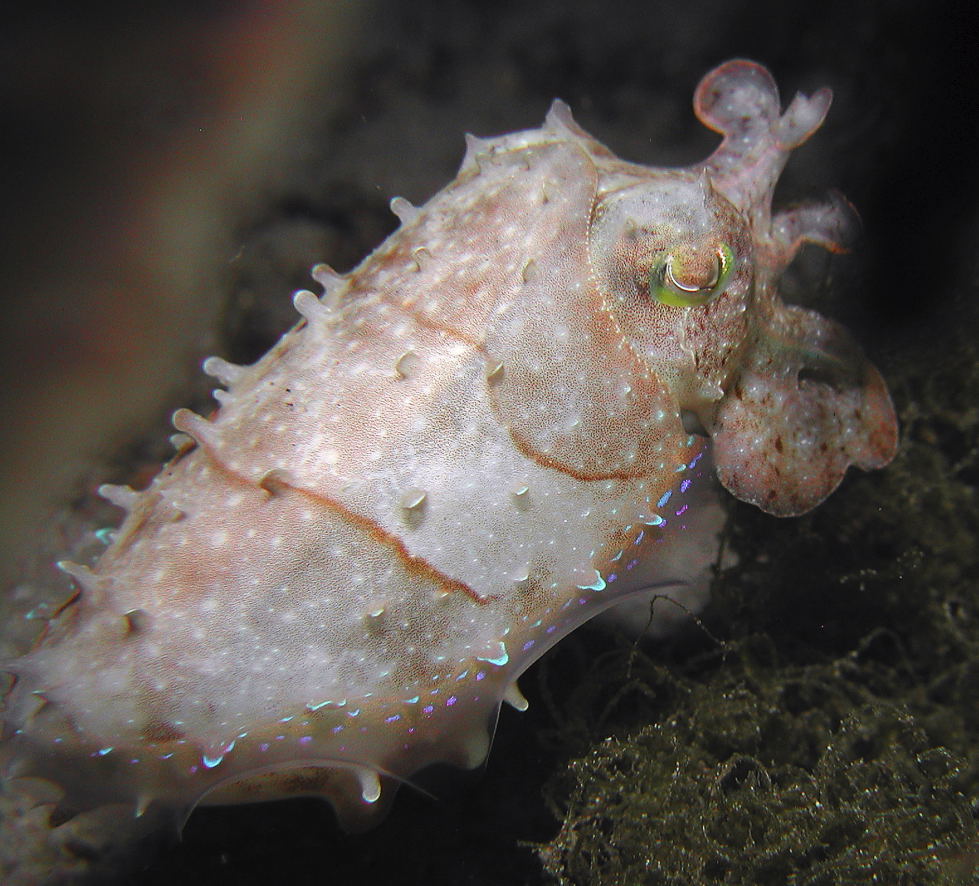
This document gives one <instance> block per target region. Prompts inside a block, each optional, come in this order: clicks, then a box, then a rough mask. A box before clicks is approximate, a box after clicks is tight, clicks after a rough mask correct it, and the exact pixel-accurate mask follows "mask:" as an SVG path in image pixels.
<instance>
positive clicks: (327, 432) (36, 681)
mask: <svg viewBox="0 0 979 886" xmlns="http://www.w3.org/2000/svg"><path fill="white" fill-rule="evenodd" d="M829 103H830V94H829V92H828V91H827V90H820V91H818V92H816V93H815V94H814V95H813V96H812V97H808V98H807V97H805V96H802V95H799V96H796V98H795V99H794V100H793V101H792V102H791V104H790V105H789V106H788V108H787V109H786V110H785V111H784V112H782V111H781V109H780V104H779V98H778V93H777V91H776V88H775V85H774V83H773V81H772V79H771V77H770V76H769V74H768V72H767V71H766V70H765V69H764V68H762V67H759V66H758V65H756V64H753V63H751V62H746V61H733V62H728V63H727V64H725V65H722V66H721V67H719V68H717V69H716V70H714V71H712V72H711V73H710V74H708V75H707V76H706V78H705V79H704V80H703V81H702V82H701V84H700V86H699V87H698V89H697V92H696V96H695V109H696V113H697V115H698V116H699V118H700V119H701V120H702V121H703V122H704V123H705V124H706V125H707V126H709V127H710V128H712V129H714V130H716V131H718V132H720V133H721V134H722V135H723V141H722V143H721V144H720V146H719V147H718V148H717V150H716V151H715V152H714V153H713V154H712V155H711V156H710V157H709V158H708V159H707V160H706V161H704V162H701V163H698V164H696V165H694V166H690V167H686V168H680V169H664V168H655V167H647V166H642V165H637V164H633V163H629V162H626V161H623V160H620V159H619V158H617V157H616V156H615V155H614V154H612V153H611V152H610V151H609V150H608V149H607V148H605V147H604V146H603V145H601V144H600V143H598V142H597V141H596V140H595V139H593V138H592V137H591V136H589V135H588V134H587V133H585V132H584V131H583V130H582V129H581V128H580V127H579V126H578V125H577V124H576V123H575V122H574V120H573V119H572V117H571V113H570V111H569V110H568V108H567V107H566V106H565V105H563V104H562V103H560V102H555V103H554V105H553V107H552V108H551V111H550V113H549V114H548V116H547V119H546V121H545V123H544V125H543V126H542V127H541V128H539V129H532V130H528V131H525V132H518V133H514V134H510V135H506V136H503V137H500V138H496V139H489V140H480V139H474V138H470V139H469V142H468V150H467V152H466V156H465V159H464V161H463V163H462V167H461V168H460V170H459V173H458V175H457V177H456V178H455V180H454V181H452V182H451V183H450V184H449V185H448V186H446V187H445V188H444V189H443V190H442V191H440V192H439V193H438V194H436V195H435V196H434V197H432V199H431V200H429V201H428V202H427V203H426V204H425V205H424V206H421V207H417V208H416V207H413V206H411V205H410V204H409V203H407V201H404V200H402V199H400V198H396V199H395V200H394V201H393V204H392V208H393V209H394V211H395V212H396V213H397V214H398V216H399V217H400V219H401V222H402V224H401V226H400V228H399V229H398V230H397V231H396V232H395V233H394V234H392V235H391V236H390V237H389V238H388V239H387V240H386V241H385V242H384V243H382V244H381V245H380V246H379V247H378V248H377V250H375V252H374V253H373V254H371V255H370V256H368V257H367V258H366V259H365V260H364V261H363V262H362V263H361V264H360V265H359V266H358V267H357V268H355V269H354V270H353V271H352V272H350V273H349V274H346V275H339V274H336V273H334V272H332V271H331V270H329V269H328V268H326V267H325V266H318V268H317V269H314V277H315V278H316V279H317V280H318V282H319V283H320V284H321V285H322V286H323V288H324V292H323V294H322V295H319V296H316V295H314V294H313V293H310V292H300V293H298V294H297V295H296V296H295V303H296V307H297V308H298V310H299V312H300V314H301V315H302V319H301V321H300V322H299V323H298V325H297V326H296V327H294V328H293V329H292V330H291V331H290V332H288V333H287V334H286V335H285V336H284V337H283V338H282V339H281V341H279V343H278V344H277V345H276V346H275V347H274V348H273V349H272V350H271V351H270V352H269V353H268V354H267V355H266V356H265V357H263V358H262V359H261V360H259V361H258V362H257V363H256V364H254V365H253V366H244V367H242V366H233V365H231V364H229V363H226V362H224V361H223V360H220V359H218V358H210V359H209V360H208V361H206V363H205V369H206V370H207V371H208V372H209V373H210V374H212V375H213V376H215V377H216V378H217V379H218V380H219V381H220V382H221V383H222V384H223V385H224V387H225V390H222V391H220V392H218V401H219V404H220V408H219V409H218V410H217V411H216V412H215V414H214V415H213V416H211V417H210V418H202V417H200V416H198V415H195V414H193V413H191V412H188V411H186V410H179V411H178V412H177V413H176V414H175V416H174V425H175V426H176V428H177V429H178V431H180V432H181V434H183V435H186V436H185V437H184V438H182V440H178V446H179V450H178V452H177V455H176V456H175V457H174V458H173V460H172V461H170V462H169V463H168V464H167V465H165V466H164V467H163V468H162V470H161V471H160V473H159V475H158V476H157V477H156V479H155V480H153V482H152V483H151V484H150V486H149V488H147V489H146V490H144V491H142V492H134V491H132V490H129V489H127V488H120V487H106V488H104V495H105V496H106V497H107V498H109V499H110V500H111V501H113V502H114V503H117V504H119V505H120V506H121V507H122V508H124V509H125V511H126V516H125V519H124V520H123V522H122V524H121V526H120V527H119V528H118V530H117V531H116V532H115V533H114V534H113V536H112V539H111V541H110V543H109V544H108V547H107V548H106V549H105V551H104V553H102V554H101V556H100V557H99V558H98V559H97V560H96V561H95V562H94V563H92V564H90V565H89V566H83V565H78V564H74V563H64V564H62V566H63V569H64V570H65V571H66V572H67V573H68V574H69V575H70V576H71V578H72V581H73V584H74V588H75V594H74V596H73V598H72V599H71V601H70V603H67V604H66V605H65V606H64V607H63V608H62V609H61V610H60V611H59V613H58V614H57V615H56V616H55V617H53V618H52V619H51V620H50V621H49V623H48V624H47V626H46V630H45V631H44V634H43V636H42V637H41V638H40V639H39V641H38V642H37V644H36V646H35V648H34V649H33V650H32V651H30V652H29V653H28V654H26V655H25V656H23V657H22V658H19V659H16V660H13V661H8V662H5V663H4V666H5V667H6V669H8V670H9V671H10V672H11V673H12V674H13V675H14V677H15V683H14V686H13V688H12V689H11V691H10V692H9V694H8V697H7V699H6V710H5V712H4V714H3V717H4V722H5V727H6V734H7V736H8V738H7V739H6V741H5V743H4V753H5V757H6V760H7V773H8V776H11V777H13V776H15V775H24V774H28V775H34V776H41V777H43V778H45V779H48V780H50V781H51V782H52V783H54V784H56V785H57V786H58V787H59V789H60V790H62V791H63V792H64V802H65V803H66V804H67V805H68V806H69V807H70V808H72V809H74V810H79V809H84V808H91V807H96V806H101V805H104V804H110V803H119V804H128V807H129V808H130V810H132V809H133V808H135V809H136V810H137V811H138V812H140V813H145V812H146V811H147V810H149V809H167V810H172V811H173V813H174V815H175V817H176V818H178V819H179V818H180V817H181V816H183V815H185V814H186V813H187V812H188V811H189V810H190V809H192V808H193V806H194V805H195V804H196V803H198V802H200V801H202V800H203V801H205V802H213V803H225V802H236V801H247V800H253V799H264V798H270V797H279V796H287V795H294V794H316V795H320V796H323V797H325V798H326V799H328V800H329V801H330V802H331V803H332V804H333V805H334V807H335V808H336V810H337V813H338V815H339V817H340V819H341V821H342V822H343V823H344V824H345V825H346V826H347V827H350V828H360V827H364V826H367V825H369V824H372V823H373V822H374V821H375V820H376V819H377V818H378V815H379V813H380V812H381V811H382V810H383V808H385V807H386V806H387V804H388V803H389V802H390V799H391V797H392V796H393V794H394V792H395V788H396V787H397V784H398V783H399V782H400V781H402V780H407V779H410V778H411V777H412V776H413V775H414V774H415V773H416V772H418V771H419V770H422V769H424V768H425V767H427V766H430V765H432V764H435V763H450V764H455V765H457V766H460V767H474V766H476V765H478V764H480V763H481V762H482V761H483V759H484V758H485V756H486V754H487V751H488V748H489V742H490V737H491V734H492V730H493V728H494V724H495V719H496V714H497V711H498V708H499V705H500V703H501V701H502V700H504V699H508V700H510V701H511V702H513V703H514V704H515V705H517V706H518V707H520V706H522V705H523V700H522V697H521V696H520V694H519V691H518V690H517V689H516V679H517V677H518V676H519V675H520V674H521V673H522V672H523V671H524V670H525V669H526V668H527V667H528V666H529V665H530V664H531V663H532V662H533V661H534V660H536V659H537V658H538V657H539V656H540V655H541V654H542V653H543V652H544V651H545V650H546V649H548V648H549V647H550V646H552V645H553V644H554V643H555V642H557V641H558V640H559V639H560V638H561V637H562V636H564V635H566V634H567V633H568V632H569V631H571V630H573V629H574V628H575V627H577V626H578V625H580V624H581V623H582V622H584V621H585V620H586V619H588V618H590V617H592V616H593V615H594V614H596V613H597V612H599V611H601V610H603V609H605V608H607V607H609V606H612V605H614V604H616V603H619V602H622V601H628V600H635V599H637V598H638V597H639V595H642V594H644V593H646V594H648V593H649V592H650V590H655V589H660V590H661V591H663V592H664V593H667V594H671V595H674V596H678V597H679V598H681V599H683V598H684V594H685V593H687V592H688V590H689V589H690V588H691V587H693V583H694V582H695V579H696V573H697V572H698V571H699V570H700V569H701V568H702V567H703V564H704V561H705V557H706V559H709V558H710V555H711V553H712V552H713V550H714V545H715V539H714V535H715V534H716V525H717V521H716V512H717V505H716V499H715V485H716V484H715V483H714V481H713V477H714V475H715V474H716V477H717V478H719V480H720V483H721V485H723V486H724V487H726V488H727V489H728V490H729V491H730V492H732V493H733V494H734V495H736V496H737V497H739V498H741V499H744V500H745V501H748V502H751V503H754V504H756V505H757V506H759V507H760V508H762V509H764V510H766V511H768V512H770V513H772V514H777V515H792V514H800V513H802V512H804V511H807V510H809V509H810V508H812V507H814V506H815V505H817V504H818V503H819V502H820V501H821V500H822V499H823V498H825V497H826V496H827V495H828V494H829V493H830V492H832V490H833V489H834V488H835V487H836V486H837V484H838V483H839V482H840V480H841V478H842V476H843V474H844V472H845V471H846V469H847V467H848V466H849V465H851V464H855V465H857V466H859V467H861V468H864V469H871V468H877V467H880V466H882V465H884V464H886V463H887V462H888V461H889V460H890V459H891V457H892V456H893V454H894V451H895V447H896V438H897V427H896V421H895V416H894V411H893V408H892V406H891V402H890V399H889V397H888V393H887V390H886V387H885V385H884V383H883V381H882V379H881V377H880V375H879V374H878V372H877V371H876V370H875V369H874V367H873V366H871V365H870V364H869V363H868V362H867V360H866V359H865V358H864V357H863V355H862V353H861V351H860V350H859V348H858V347H857V346H856V345H855V344H854V342H853V341H852V339H851V338H850V337H849V335H848V334H847V333H846V332H845V331H844V330H843V329H842V328H841V327H839V326H838V325H836V324H834V323H832V322H831V321H828V320H826V319H823V318H822V317H821V316H819V315H818V314H816V313H814V312H812V311H808V310H803V309H801V308H798V307H791V306H786V305H785V304H783V303H782V301H781V299H780V297H779V295H778V292H777V283H778V279H779V277H780V276H781V274H782V272H783V270H784V269H785V268H786V266H787V265H788V264H789V262H790V261H791V260H792V258H793V256H794V255H795V253H796V252H797V251H798V249H799V247H800V246H801V244H802V243H804V242H814V243H818V244H821V245H822V246H825V247H827V248H829V249H833V250H836V249H840V248H841V246H840V244H841V243H842V242H843V240H844V237H845V234H846V229H847V227H848V225H849V224H850V216H851V211H850V210H849V208H848V206H847V204H846V203H845V202H844V201H842V200H841V199H836V200H835V201H834V202H832V203H831V204H828V205H816V204H813V205H806V206H802V207H797V208H795V209H792V210H791V211H788V212H783V213H780V214H776V215H774V217H773V216H772V214H771V196H772V191H773V189H774V187H775V183H776V180H777V178H778V175H779V173H780V171H781V169H782V167H783V165H784V163H785V161H786V159H787V157H788V154H789V152H790V151H791V150H792V149H793V148H795V147H796V146H798V145H799V144H801V143H802V142H803V141H805V140H806V139H807V138H808V136H809V135H811V134H812V132H814V131H815V130H816V129H817V128H818V127H819V126H820V124H821V123H822V120H823V117H824V116H825V114H826V112H827V110H828V108H829ZM685 425H686V429H685ZM688 429H691V430H695V431H696V433H691V432H690V430H688ZM690 593H691V594H692V592H690ZM687 599H688V602H690V603H691V605H697V603H698V602H699V601H700V600H701V598H700V597H697V596H696V594H693V595H692V596H691V597H689V598H687ZM664 617H667V616H666V615H664Z"/></svg>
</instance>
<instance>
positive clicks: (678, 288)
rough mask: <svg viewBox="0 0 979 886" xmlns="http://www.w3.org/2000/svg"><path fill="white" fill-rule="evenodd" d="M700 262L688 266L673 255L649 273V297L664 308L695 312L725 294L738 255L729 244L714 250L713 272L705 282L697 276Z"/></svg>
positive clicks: (669, 255)
mask: <svg viewBox="0 0 979 886" xmlns="http://www.w3.org/2000/svg"><path fill="white" fill-rule="evenodd" d="M699 264H702V263H700V262H690V261H689V260H688V261H687V262H684V261H683V259H681V258H679V257H677V256H675V255H674V254H673V253H669V254H667V255H665V256H663V257H662V258H661V259H660V260H659V261H657V262H655V263H654V264H653V266H652V267H651V268H650V270H649V295H650V297H651V298H653V299H655V300H656V301H658V302H659V303H660V304H663V305H672V306H673V307H677V308H693V307H699V306H700V305H705V304H707V302H709V301H711V300H712V299H714V298H716V297H717V296H718V295H720V294H721V293H722V292H723V291H724V287H725V286H727V281H728V279H729V278H730V276H731V269H732V268H733V267H734V252H733V251H732V249H731V247H730V246H728V245H727V244H726V243H722V244H721V245H720V246H718V247H717V249H715V250H714V264H713V271H712V273H711V275H710V277H709V278H708V279H707V280H706V281H705V280H704V275H703V274H697V270H699V269H698V268H697V267H693V265H699Z"/></svg>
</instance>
